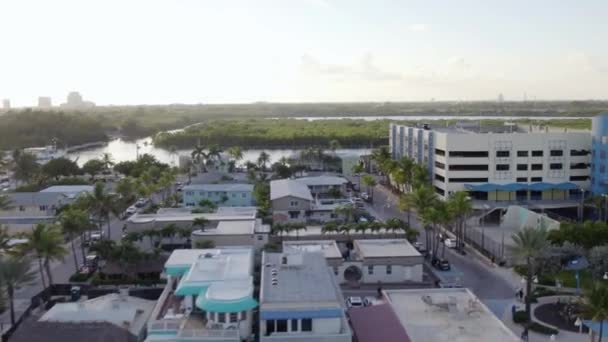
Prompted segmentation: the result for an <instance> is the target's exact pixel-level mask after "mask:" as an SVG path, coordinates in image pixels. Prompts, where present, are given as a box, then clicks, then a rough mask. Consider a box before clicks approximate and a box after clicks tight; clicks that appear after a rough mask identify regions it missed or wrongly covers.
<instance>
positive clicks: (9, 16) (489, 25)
mask: <svg viewBox="0 0 608 342" xmlns="http://www.w3.org/2000/svg"><path fill="white" fill-rule="evenodd" d="M607 13H608V1H606V0H598V1H592V0H580V1H555V0H546V1H545V0H534V1H519V0H508V1H505V0H500V1H493V0H480V1H468V0H458V1H438V0H437V1H429V0H426V1H405V0H394V1H392V0H368V1H363V0H361V1H358V0H255V1H253V0H242V1H238V0H214V1H205V0H52V1H51V0H0V44H1V46H2V48H1V49H0V98H10V99H11V100H12V102H13V105H16V106H27V105H33V104H35V103H36V99H37V97H38V96H51V97H52V98H53V102H54V103H55V104H57V103H59V102H63V101H65V96H66V95H67V93H68V92H69V91H72V90H78V91H80V92H81V93H82V94H83V96H84V98H85V99H87V100H91V101H94V102H96V103H97V104H162V103H226V102H251V101H282V102H294V101H307V102H309V101H426V100H429V99H431V98H435V99H436V100H479V99H496V98H497V97H498V94H499V93H502V94H504V97H505V99H506V100H522V98H523V96H524V92H526V93H527V94H528V98H530V99H532V98H538V99H589V98H595V99H606V98H608V43H607V39H608V19H606V14H607Z"/></svg>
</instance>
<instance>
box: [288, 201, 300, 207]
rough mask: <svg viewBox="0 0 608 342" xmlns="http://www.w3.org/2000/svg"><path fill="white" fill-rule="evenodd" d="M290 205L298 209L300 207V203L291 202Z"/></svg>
mask: <svg viewBox="0 0 608 342" xmlns="http://www.w3.org/2000/svg"><path fill="white" fill-rule="evenodd" d="M289 205H290V206H292V207H297V206H298V201H291V202H289Z"/></svg>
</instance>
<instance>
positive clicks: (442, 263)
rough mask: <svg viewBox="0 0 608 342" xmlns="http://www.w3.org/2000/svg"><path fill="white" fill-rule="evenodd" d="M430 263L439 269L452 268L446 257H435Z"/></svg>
mask: <svg viewBox="0 0 608 342" xmlns="http://www.w3.org/2000/svg"><path fill="white" fill-rule="evenodd" d="M431 265H433V267H435V268H436V269H438V270H440V271H449V270H450V269H451V268H452V267H451V266H450V262H449V261H447V260H446V259H439V258H435V259H433V260H432V261H431Z"/></svg>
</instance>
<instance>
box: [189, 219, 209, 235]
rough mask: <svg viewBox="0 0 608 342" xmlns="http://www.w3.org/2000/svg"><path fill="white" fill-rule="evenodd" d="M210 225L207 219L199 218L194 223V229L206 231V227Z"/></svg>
mask: <svg viewBox="0 0 608 342" xmlns="http://www.w3.org/2000/svg"><path fill="white" fill-rule="evenodd" d="M208 223H209V220H207V219H206V218H205V217H202V216H201V217H197V218H195V219H194V220H193V221H192V228H196V227H199V228H200V230H201V231H203V232H204V231H205V226H206V225H207V224H208Z"/></svg>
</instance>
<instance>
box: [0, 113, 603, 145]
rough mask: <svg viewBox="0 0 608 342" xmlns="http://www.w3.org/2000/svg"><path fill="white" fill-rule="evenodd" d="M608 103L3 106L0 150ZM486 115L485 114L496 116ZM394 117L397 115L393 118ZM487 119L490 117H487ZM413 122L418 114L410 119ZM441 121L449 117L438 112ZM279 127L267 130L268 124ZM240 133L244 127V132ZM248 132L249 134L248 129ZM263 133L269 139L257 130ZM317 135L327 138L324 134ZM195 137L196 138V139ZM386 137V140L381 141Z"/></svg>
mask: <svg viewBox="0 0 608 342" xmlns="http://www.w3.org/2000/svg"><path fill="white" fill-rule="evenodd" d="M606 108H608V102H605V101H533V102H532V101H531V102H505V103H497V102H493V101H485V102H484V101H480V102H394V103H393V102H391V103H251V104H215V105H212V104H198V105H181V104H176V105H157V106H100V107H94V108H88V109H81V110H69V109H64V108H54V109H51V110H39V109H23V110H19V109H16V110H11V111H8V112H6V113H3V114H0V150H13V149H16V148H26V147H35V146H45V145H49V144H50V143H51V141H53V140H56V141H57V144H58V145H59V146H61V147H63V146H74V145H79V144H84V143H91V142H98V141H106V140H108V139H109V137H116V136H121V137H125V138H141V137H145V136H153V135H155V134H157V133H159V132H164V131H167V130H173V129H178V128H183V127H186V126H189V125H195V124H200V125H197V126H194V127H192V128H191V129H187V130H186V132H184V133H178V134H174V135H171V136H168V135H163V136H162V138H158V139H157V144H158V145H159V146H162V147H166V148H168V147H169V146H170V143H169V142H168V141H169V140H171V141H175V142H177V144H175V145H177V146H178V147H186V146H185V145H186V144H188V146H187V147H188V148H189V147H191V146H193V145H194V143H192V139H197V138H199V137H197V136H196V134H195V132H197V131H201V130H202V127H212V128H214V129H212V130H211V132H209V133H207V132H206V131H205V132H202V134H200V138H201V139H202V140H203V141H204V140H205V139H210V140H209V141H210V142H216V143H218V144H220V145H224V144H222V143H221V142H222V141H225V139H226V138H225V137H226V136H227V135H232V133H233V132H232V131H228V129H233V128H238V129H241V130H244V125H245V124H251V125H252V128H251V132H239V131H237V132H236V133H239V134H240V135H239V136H238V137H239V138H240V139H241V140H239V142H231V143H230V144H228V145H231V146H234V145H238V144H241V145H243V146H250V145H251V144H253V145H260V144H268V146H273V147H274V146H283V145H285V141H286V140H287V139H288V138H289V137H290V135H291V136H293V138H294V139H295V142H294V141H289V143H288V144H287V145H288V146H302V145H303V144H309V143H310V142H311V141H312V142H315V143H314V144H313V145H316V146H320V145H323V146H327V144H328V142H329V141H330V140H337V141H338V142H339V143H340V144H341V146H344V147H353V146H369V143H370V141H376V140H378V141H379V140H382V139H384V138H385V137H386V136H387V134H388V133H387V129H386V128H387V126H388V123H389V120H382V121H379V122H375V123H372V122H370V121H363V120H338V119H339V118H343V117H349V118H353V119H357V118H360V117H363V116H385V117H395V116H406V117H407V116H425V117H428V119H427V121H428V120H433V118H437V119H439V117H441V116H461V117H463V116H471V117H475V116H496V118H497V119H496V120H498V121H500V120H501V119H507V118H509V117H514V116H519V117H521V116H525V117H529V118H530V119H526V120H516V122H519V123H522V124H529V123H535V122H536V123H546V124H548V125H550V126H556V127H568V128H590V127H591V122H590V120H589V119H587V118H586V117H591V116H594V115H597V114H598V113H600V112H602V111H604V110H606ZM539 116H556V117H564V118H568V117H583V119H571V120H565V119H555V120H550V121H540V120H536V119H534V118H535V117H539ZM294 117H322V118H335V119H332V120H327V121H321V122H316V121H312V122H310V121H308V122H307V121H305V120H298V121H296V120H288V119H289V118H294ZM394 119H397V118H394ZM496 120H488V121H487V122H488V123H490V122H496ZM390 121H395V120H393V119H392V118H391V120H390ZM484 121H485V120H484ZM409 122H413V121H412V120H410V121H409ZM434 122H436V123H438V124H445V123H446V122H445V121H442V120H434ZM271 123H274V124H283V125H285V126H280V125H277V128H276V129H275V130H272V131H269V132H268V133H270V134H269V136H264V130H265V129H266V128H267V127H268V126H272V125H271ZM241 133H242V134H241ZM245 133H247V134H245ZM260 137H264V139H262V138H260ZM319 137H321V138H322V140H321V141H319ZM195 141H196V140H195ZM384 143H385V142H384Z"/></svg>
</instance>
